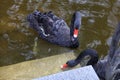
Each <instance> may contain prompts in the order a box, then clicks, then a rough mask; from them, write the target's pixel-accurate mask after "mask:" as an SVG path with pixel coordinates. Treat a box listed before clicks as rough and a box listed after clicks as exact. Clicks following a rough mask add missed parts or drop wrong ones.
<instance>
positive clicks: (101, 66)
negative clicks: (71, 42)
mask: <svg viewBox="0 0 120 80" xmlns="http://www.w3.org/2000/svg"><path fill="white" fill-rule="evenodd" d="M119 38H120V23H119V24H118V27H117V28H116V30H115V32H114V34H113V37H112V42H111V45H110V50H109V52H108V55H107V56H106V57H105V58H104V59H101V60H98V54H97V52H96V50H93V49H86V50H84V51H82V52H81V53H80V54H79V56H78V57H77V58H76V59H74V60H69V61H67V62H66V64H64V65H62V67H61V68H62V69H66V68H68V67H74V66H76V65H77V64H79V63H80V61H81V60H82V59H83V58H84V57H86V56H90V57H91V58H90V59H89V61H88V62H87V65H92V66H93V68H94V70H95V71H96V73H97V74H98V76H99V78H100V79H101V80H119V79H120V47H119V44H118V43H119Z"/></svg>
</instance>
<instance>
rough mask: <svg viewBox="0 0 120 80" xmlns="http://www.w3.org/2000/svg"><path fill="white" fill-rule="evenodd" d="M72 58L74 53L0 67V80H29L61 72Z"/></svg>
mask: <svg viewBox="0 0 120 80" xmlns="http://www.w3.org/2000/svg"><path fill="white" fill-rule="evenodd" d="M74 58H75V55H74V53H65V54H60V55H55V56H50V57H46V58H42V59H37V60H31V61H26V62H22V63H18V64H14V65H10V66H4V67H0V80H31V79H34V78H38V77H42V76H46V75H50V74H54V73H58V72H62V70H61V69H60V66H61V65H62V64H64V63H65V62H66V61H67V60H70V59H74ZM78 66H79V65H78Z"/></svg>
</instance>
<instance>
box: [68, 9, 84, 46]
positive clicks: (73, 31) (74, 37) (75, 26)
mask: <svg viewBox="0 0 120 80" xmlns="http://www.w3.org/2000/svg"><path fill="white" fill-rule="evenodd" d="M81 19H82V16H81V13H80V12H79V11H76V12H75V13H74V14H73V17H72V20H71V25H70V36H71V46H70V47H71V48H76V47H78V46H79V42H78V32H79V29H80V27H81Z"/></svg>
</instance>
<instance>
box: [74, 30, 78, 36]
mask: <svg viewBox="0 0 120 80" xmlns="http://www.w3.org/2000/svg"><path fill="white" fill-rule="evenodd" d="M73 36H74V37H75V38H77V37H78V29H75V30H74V34H73Z"/></svg>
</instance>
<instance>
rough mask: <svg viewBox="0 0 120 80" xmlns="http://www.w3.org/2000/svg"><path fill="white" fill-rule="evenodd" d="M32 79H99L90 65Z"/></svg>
mask: <svg viewBox="0 0 120 80" xmlns="http://www.w3.org/2000/svg"><path fill="white" fill-rule="evenodd" d="M33 80H99V78H98V76H97V75H96V73H95V71H94V69H93V67H92V66H86V67H81V68H77V69H73V70H69V71H65V72H60V73H57V74H52V75H49V76H45V77H42V78H36V79H33Z"/></svg>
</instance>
